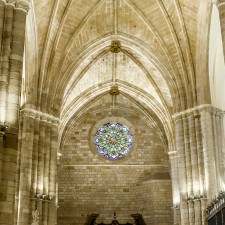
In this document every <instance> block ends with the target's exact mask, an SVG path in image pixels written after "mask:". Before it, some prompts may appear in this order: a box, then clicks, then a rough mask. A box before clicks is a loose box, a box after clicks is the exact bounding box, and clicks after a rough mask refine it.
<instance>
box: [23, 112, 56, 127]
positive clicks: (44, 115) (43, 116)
mask: <svg viewBox="0 0 225 225" xmlns="http://www.w3.org/2000/svg"><path fill="white" fill-rule="evenodd" d="M20 112H21V114H22V115H25V116H28V117H32V118H38V119H40V120H44V121H46V122H51V123H54V124H57V125H58V124H59V118H57V117H55V116H52V115H50V114H47V113H43V112H41V111H37V110H34V109H29V108H24V109H21V110H20Z"/></svg>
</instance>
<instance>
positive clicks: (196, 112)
mask: <svg viewBox="0 0 225 225" xmlns="http://www.w3.org/2000/svg"><path fill="white" fill-rule="evenodd" d="M202 112H209V113H210V114H212V115H217V116H220V117H221V118H222V117H223V116H224V113H225V112H224V111H223V110H221V109H218V108H216V107H214V106H212V105H210V104H204V105H199V106H196V107H194V108H191V109H187V110H185V111H182V112H179V113H175V114H174V115H173V116H172V117H173V119H174V120H175V121H176V120H179V119H182V118H184V117H188V116H194V117H200V114H201V113H202Z"/></svg>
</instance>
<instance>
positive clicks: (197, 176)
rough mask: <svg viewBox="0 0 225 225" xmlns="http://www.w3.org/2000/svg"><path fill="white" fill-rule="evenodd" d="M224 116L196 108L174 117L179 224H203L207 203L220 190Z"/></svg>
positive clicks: (216, 111) (222, 171)
mask: <svg viewBox="0 0 225 225" xmlns="http://www.w3.org/2000/svg"><path fill="white" fill-rule="evenodd" d="M223 115H224V112H223V111H221V110H219V109H216V108H214V107H213V106H211V105H200V106H198V107H195V108H192V109H188V110H186V111H184V112H180V113H178V114H175V115H174V117H173V118H174V122H175V133H176V149H177V154H176V155H177V167H178V174H177V177H178V183H179V193H180V213H181V224H182V225H183V224H187V225H190V224H192V225H199V224H205V216H206V215H205V209H206V206H207V199H208V203H209V201H210V200H211V199H212V198H213V197H214V196H217V195H218V193H219V191H222V190H223V187H224V171H225V168H224V163H223V160H224V157H223V155H224V149H223V146H224V130H223V129H224V127H223V125H222V124H223Z"/></svg>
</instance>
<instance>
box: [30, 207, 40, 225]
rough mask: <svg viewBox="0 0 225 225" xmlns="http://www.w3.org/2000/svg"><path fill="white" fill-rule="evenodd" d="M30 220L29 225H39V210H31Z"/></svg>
mask: <svg viewBox="0 0 225 225" xmlns="http://www.w3.org/2000/svg"><path fill="white" fill-rule="evenodd" d="M32 220H33V221H32V224H31V225H39V212H38V211H37V210H34V211H33V212H32Z"/></svg>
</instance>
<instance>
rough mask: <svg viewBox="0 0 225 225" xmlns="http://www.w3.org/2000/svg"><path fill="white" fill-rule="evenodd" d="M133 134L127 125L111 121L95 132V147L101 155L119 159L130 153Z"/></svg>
mask: <svg viewBox="0 0 225 225" xmlns="http://www.w3.org/2000/svg"><path fill="white" fill-rule="evenodd" d="M132 140H133V138H132V134H131V132H130V130H129V129H128V127H127V126H125V125H123V124H121V123H117V122H110V123H106V124H104V125H102V126H101V127H100V128H99V129H98V130H97V132H96V134H95V147H96V149H97V151H98V152H99V153H100V155H103V156H105V157H106V158H108V159H118V158H122V157H123V156H125V155H127V154H128V153H129V150H130V149H131V147H132Z"/></svg>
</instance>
